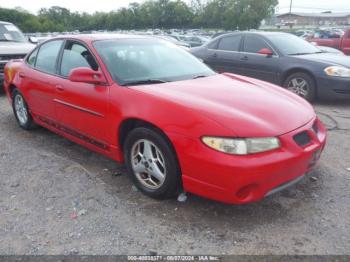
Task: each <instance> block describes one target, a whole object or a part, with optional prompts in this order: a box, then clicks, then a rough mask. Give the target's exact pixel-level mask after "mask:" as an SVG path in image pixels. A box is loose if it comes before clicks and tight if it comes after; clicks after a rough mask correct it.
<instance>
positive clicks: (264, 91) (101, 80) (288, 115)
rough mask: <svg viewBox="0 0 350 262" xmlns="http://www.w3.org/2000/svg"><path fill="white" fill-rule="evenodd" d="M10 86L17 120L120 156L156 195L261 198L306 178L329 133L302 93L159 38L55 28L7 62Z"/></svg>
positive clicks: (147, 190) (142, 186)
mask: <svg viewBox="0 0 350 262" xmlns="http://www.w3.org/2000/svg"><path fill="white" fill-rule="evenodd" d="M4 86H5V90H6V93H7V96H8V98H9V101H10V103H11V104H12V106H13V110H14V114H15V116H16V119H17V121H18V123H19V126H20V127H22V128H23V129H26V130H29V129H32V128H34V127H35V126H36V125H40V126H43V127H45V128H48V129H50V130H52V131H53V132H56V133H58V134H60V135H62V136H64V137H66V138H68V139H71V140H72V141H74V142H76V143H79V144H81V145H83V146H85V147H88V148H89V149H91V150H94V151H97V152H99V153H102V154H104V155H106V156H108V157H110V158H112V159H115V160H116V161H118V162H124V163H125V165H126V167H127V170H128V173H129V174H130V177H131V178H132V180H133V182H134V183H135V185H136V186H137V187H138V188H139V189H140V190H141V191H142V192H144V193H145V194H146V195H149V196H151V197H155V198H166V197H170V196H174V195H176V194H178V193H179V192H181V191H185V192H191V193H194V194H197V195H200V196H204V197H207V198H211V199H215V200H218V201H222V202H226V203H232V204H243V203H248V202H252V201H258V200H261V199H262V198H264V197H265V196H268V195H270V194H272V193H275V192H277V191H279V190H282V189H284V188H286V187H288V186H290V185H292V184H294V183H296V182H297V181H299V180H300V179H301V178H302V177H303V176H304V175H305V174H306V173H308V172H309V171H310V169H311V168H313V167H314V165H315V164H316V162H317V161H318V159H319V157H320V155H321V152H322V150H323V148H324V146H325V141H326V130H325V128H324V126H323V125H322V123H321V122H320V121H319V120H318V119H317V117H316V114H315V112H314V110H313V108H312V107H311V106H310V104H309V103H307V102H306V101H305V100H303V99H302V98H300V97H298V96H296V95H294V94H292V93H290V92H289V91H286V90H283V89H282V88H280V87H276V86H274V85H272V84H269V83H265V82H262V81H259V80H254V79H251V78H247V77H242V76H237V75H233V74H216V73H214V72H213V71H212V70H210V69H209V68H208V67H207V66H206V65H204V64H203V63H202V62H200V61H199V60H198V59H197V58H195V57H193V56H192V55H191V54H189V53H188V52H186V51H184V50H182V49H181V48H178V47H176V46H175V45H173V44H171V43H169V42H166V41H163V40H160V39H154V38H148V37H138V36H128V35H125V36H121V35H115V36H103V35H86V36H83V35H81V36H72V37H68V36H67V37H64V38H55V39H52V40H49V41H47V42H44V43H43V44H41V45H39V46H38V47H37V48H36V49H35V50H34V51H32V52H31V53H30V54H29V55H28V56H27V57H26V58H25V59H24V60H23V61H22V60H17V61H12V62H10V63H9V64H8V65H7V66H6V68H5V84H4Z"/></svg>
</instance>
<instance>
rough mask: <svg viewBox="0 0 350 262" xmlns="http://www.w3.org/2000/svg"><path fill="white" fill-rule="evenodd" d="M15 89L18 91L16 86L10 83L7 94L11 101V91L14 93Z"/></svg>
mask: <svg viewBox="0 0 350 262" xmlns="http://www.w3.org/2000/svg"><path fill="white" fill-rule="evenodd" d="M15 89H18V88H17V86H16V85H15V84H13V83H11V84H10V85H9V87H8V92H9V94H10V97H11V99H12V98H13V91H14V90H15Z"/></svg>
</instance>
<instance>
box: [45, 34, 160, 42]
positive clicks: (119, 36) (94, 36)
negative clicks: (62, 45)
mask: <svg viewBox="0 0 350 262" xmlns="http://www.w3.org/2000/svg"><path fill="white" fill-rule="evenodd" d="M52 39H76V40H82V41H85V42H93V41H98V40H113V39H155V38H154V37H152V36H147V35H132V34H130V35H129V34H81V35H61V36H56V37H53V38H50V40H52Z"/></svg>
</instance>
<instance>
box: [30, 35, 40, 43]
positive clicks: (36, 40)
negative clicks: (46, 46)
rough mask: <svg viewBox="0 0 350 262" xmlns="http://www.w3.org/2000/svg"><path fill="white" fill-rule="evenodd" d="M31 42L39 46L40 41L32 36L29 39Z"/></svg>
mask: <svg viewBox="0 0 350 262" xmlns="http://www.w3.org/2000/svg"><path fill="white" fill-rule="evenodd" d="M28 40H29V42H31V43H32V44H37V43H38V39H37V38H36V37H34V36H30V37H29V38H28Z"/></svg>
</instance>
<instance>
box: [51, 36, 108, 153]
mask: <svg viewBox="0 0 350 262" xmlns="http://www.w3.org/2000/svg"><path fill="white" fill-rule="evenodd" d="M78 67H89V68H91V69H93V70H95V71H97V70H100V68H99V66H98V63H97V62H96V60H95V58H94V56H93V55H92V54H91V52H90V51H89V50H88V48H87V47H86V46H85V45H83V44H82V43H79V42H76V41H67V42H66V43H65V46H64V50H63V52H62V59H61V62H60V65H59V74H60V76H61V77H59V78H57V81H56V83H55V88H56V98H55V100H54V101H55V107H56V115H57V119H58V121H59V123H60V124H61V125H62V126H63V128H66V130H65V131H66V132H68V133H71V135H73V136H78V137H79V138H80V139H83V140H87V142H89V143H92V144H94V145H95V146H99V147H104V145H108V144H109V142H110V141H108V134H107V133H108V132H107V130H108V120H109V86H107V85H94V84H87V83H77V82H71V81H70V80H69V79H68V76H69V73H70V71H71V70H72V69H75V68H78Z"/></svg>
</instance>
